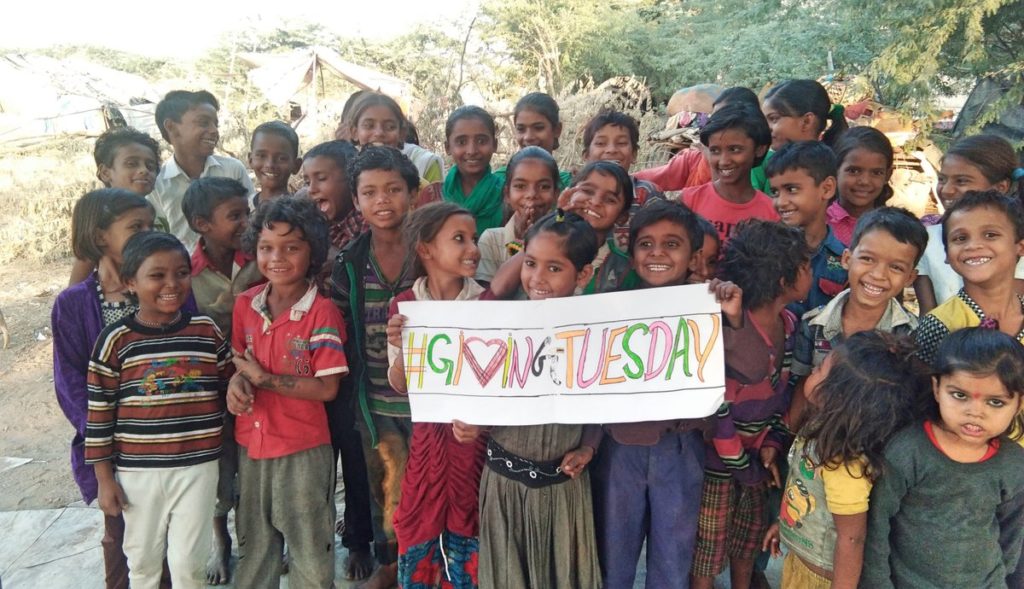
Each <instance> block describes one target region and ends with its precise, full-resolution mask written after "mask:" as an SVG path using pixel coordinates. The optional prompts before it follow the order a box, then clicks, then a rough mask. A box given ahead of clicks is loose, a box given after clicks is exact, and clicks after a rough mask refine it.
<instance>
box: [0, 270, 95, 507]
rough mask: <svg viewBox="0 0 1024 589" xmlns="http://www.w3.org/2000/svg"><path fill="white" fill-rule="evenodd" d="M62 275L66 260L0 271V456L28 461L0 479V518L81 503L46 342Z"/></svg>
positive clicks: (68, 432) (62, 283)
mask: <svg viewBox="0 0 1024 589" xmlns="http://www.w3.org/2000/svg"><path fill="white" fill-rule="evenodd" d="M70 271H71V260H70V259H66V260H59V261H56V262H46V263H41V262H25V261H15V262H13V263H10V264H8V265H7V266H6V267H5V268H3V270H2V271H0V272H2V273H0V310H2V311H3V314H4V316H5V317H6V319H7V326H8V328H9V330H10V336H11V341H10V345H9V346H8V348H7V349H6V350H0V456H10V457H18V458H30V459H31V460H32V461H31V462H29V463H28V464H25V465H23V466H19V467H17V468H14V469H11V470H6V471H3V472H0V511H9V510H15V509H44V508H52V507H64V506H66V505H69V504H71V503H74V502H75V501H81V496H80V495H79V493H78V487H77V486H75V483H74V480H73V479H72V478H71V466H70V459H69V448H70V445H71V438H72V436H73V435H74V431H73V429H72V428H71V425H70V424H69V423H68V422H67V420H66V419H65V418H64V414H63V413H62V412H61V410H60V407H59V406H58V405H57V398H56V395H55V394H54V391H53V356H52V342H51V336H50V309H51V308H52V307H53V301H54V299H56V297H57V294H58V293H60V291H61V290H62V289H63V288H64V287H65V286H67V281H68V275H69V273H70Z"/></svg>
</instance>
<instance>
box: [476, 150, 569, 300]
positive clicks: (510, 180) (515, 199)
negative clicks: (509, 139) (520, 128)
mask: <svg viewBox="0 0 1024 589" xmlns="http://www.w3.org/2000/svg"><path fill="white" fill-rule="evenodd" d="M558 183H559V172H558V163H557V162H555V158H553V157H551V154H550V153H548V152H547V151H544V149H542V148H540V147H536V146H527V147H524V148H523V149H521V150H520V151H519V152H517V153H516V154H515V155H513V156H512V159H510V160H509V161H508V168H507V169H506V171H505V187H504V189H503V190H502V193H503V194H504V196H505V203H506V205H507V208H509V209H511V210H512V218H511V219H509V220H508V223H506V224H505V226H504V227H492V228H491V229H488V230H486V231H484V232H483V234H482V235H481V236H480V265H479V267H477V271H476V279H477V280H479V281H482V282H490V281H491V278H493V277H494V273H495V272H496V271H497V270H498V267H499V266H501V265H502V264H504V263H505V262H507V261H508V259H509V258H511V257H512V256H513V255H514V254H516V253H517V252H520V251H522V248H523V236H525V235H526V232H527V231H528V230H529V229H530V226H531V225H533V222H534V221H536V220H537V219H539V218H540V217H542V216H544V215H546V214H547V213H548V212H550V211H551V207H552V206H554V204H555V198H557V196H558V192H557V190H558Z"/></svg>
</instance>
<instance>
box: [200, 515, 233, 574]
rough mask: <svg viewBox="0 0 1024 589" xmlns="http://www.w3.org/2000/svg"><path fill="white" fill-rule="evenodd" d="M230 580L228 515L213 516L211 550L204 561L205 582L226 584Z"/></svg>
mask: <svg viewBox="0 0 1024 589" xmlns="http://www.w3.org/2000/svg"><path fill="white" fill-rule="evenodd" d="M230 580H231V535H230V534H229V533H228V516H226V515H215V516H213V552H211V553H210V559H209V560H208V561H207V562H206V583H207V584H209V585H227V583H228V581H230Z"/></svg>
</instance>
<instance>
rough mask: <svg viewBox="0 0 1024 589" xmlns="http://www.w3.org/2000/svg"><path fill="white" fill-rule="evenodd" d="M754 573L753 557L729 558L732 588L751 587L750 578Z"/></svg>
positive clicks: (743, 588) (742, 588)
mask: <svg viewBox="0 0 1024 589" xmlns="http://www.w3.org/2000/svg"><path fill="white" fill-rule="evenodd" d="M753 574H754V559H753V558H730V559H729V582H730V583H731V584H732V589H750V579H751V577H752V576H753Z"/></svg>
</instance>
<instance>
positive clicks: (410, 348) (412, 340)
mask: <svg viewBox="0 0 1024 589" xmlns="http://www.w3.org/2000/svg"><path fill="white" fill-rule="evenodd" d="M426 358H427V334H423V343H422V344H421V345H420V346H419V347H417V346H416V334H415V333H413V332H411V331H410V332H409V343H408V344H407V345H406V346H405V386H406V387H409V386H411V385H412V376H413V374H416V375H419V376H418V378H417V381H416V382H417V388H420V389H422V388H423V373H424V372H426V371H425V370H424V368H423V364H424V362H426Z"/></svg>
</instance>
